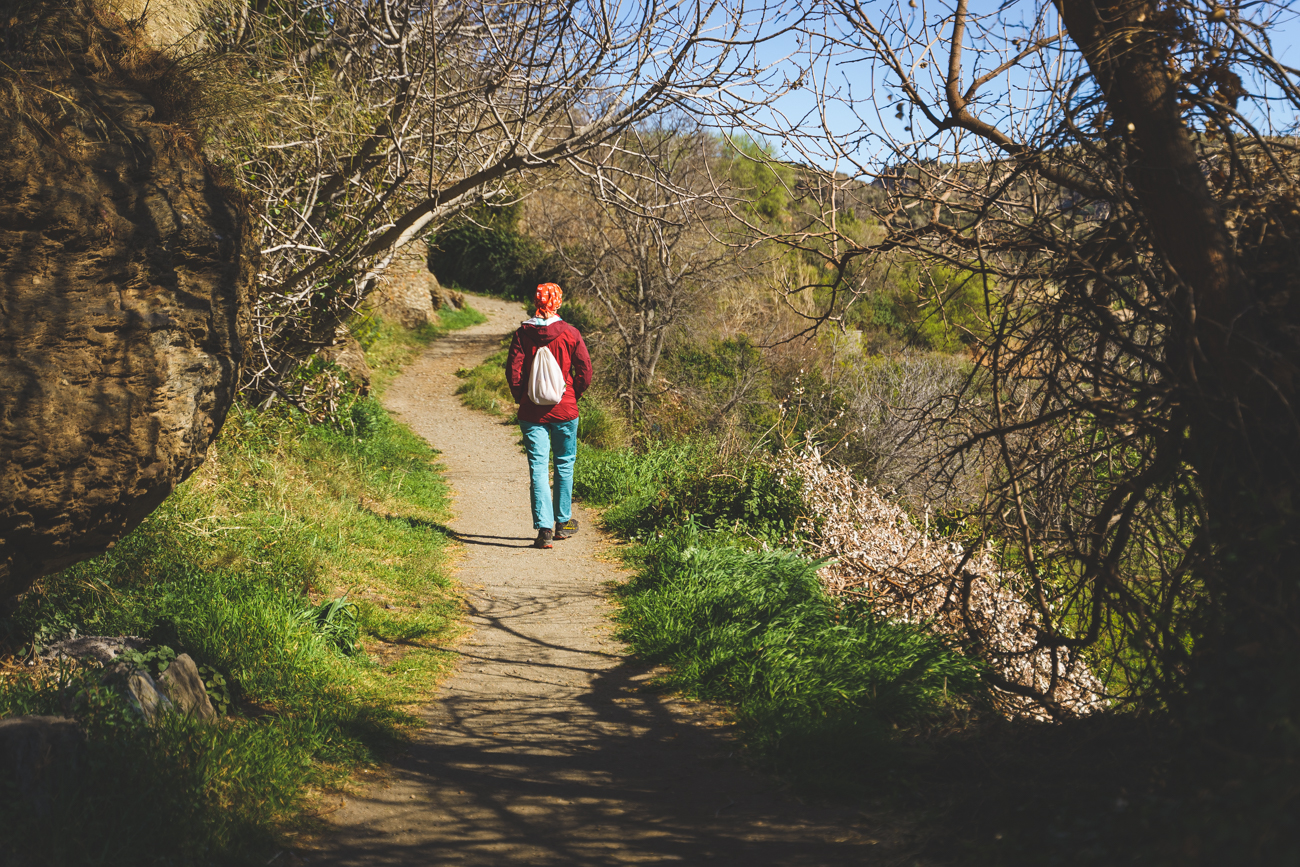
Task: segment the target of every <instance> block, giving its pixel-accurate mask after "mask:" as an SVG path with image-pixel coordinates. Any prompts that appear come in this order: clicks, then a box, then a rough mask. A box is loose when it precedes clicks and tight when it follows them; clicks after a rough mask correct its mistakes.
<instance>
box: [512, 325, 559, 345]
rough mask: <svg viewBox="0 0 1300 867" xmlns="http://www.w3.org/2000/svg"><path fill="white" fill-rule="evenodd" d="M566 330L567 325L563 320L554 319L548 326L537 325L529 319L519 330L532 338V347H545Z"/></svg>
mask: <svg viewBox="0 0 1300 867" xmlns="http://www.w3.org/2000/svg"><path fill="white" fill-rule="evenodd" d="M568 328H569V325H568V323H566V322H565V321H564V320H563V319H556V320H555V321H553V322H551V323H550V324H548V325H538V324H537V321H536V320H535V319H530V320H528V321H527V322H525V323H524V324H523V327H522V328H521V329H520V330H521V331H523V332H524V333H525V334H528V335H530V336H531V337H532V340H531V341H530V342H531V343H533V344H534V345H536V346H545V345H546V344H548V343H550V342H551V341H553V340H555V338H557V337H559V336H560V335H561V334H563V333H564V332H565V331H566V330H567V329H568Z"/></svg>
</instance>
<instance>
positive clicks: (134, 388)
mask: <svg viewBox="0 0 1300 867" xmlns="http://www.w3.org/2000/svg"><path fill="white" fill-rule="evenodd" d="M12 26H13V24H12V22H11V27H12ZM13 41H19V42H21V40H11V43H10V44H12V42H13ZM69 41H70V42H75V40H73V39H70V40H69ZM4 59H6V61H9V60H13V62H12V63H10V66H11V67H12V68H15V69H21V70H22V72H21V75H22V79H21V80H19V81H18V82H17V86H16V87H14V88H13V89H12V92H13V93H14V94H22V93H24V92H26V93H29V94H30V93H38V94H39V93H48V94H55V95H57V99H47V100H46V102H45V104H44V105H45V108H41V107H40V105H39V104H36V103H27V104H24V103H22V101H21V100H20V99H18V98H14V99H12V100H11V101H10V104H8V105H3V104H0V109H2V111H0V202H3V206H2V207H0V598H2V597H7V596H10V595H13V594H16V593H19V592H22V591H23V590H25V589H26V588H27V587H28V586H29V585H30V584H31V582H32V581H33V580H34V579H35V578H37V577H39V576H40V575H43V574H48V573H50V572H54V571H57V570H59V569H62V568H64V567H66V566H67V565H69V564H71V563H74V562H76V561H78V560H81V559H84V558H87V557H90V556H94V555H95V554H98V553H100V552H101V551H103V550H105V549H106V548H108V547H111V545H112V544H113V542H114V541H115V540H116V539H118V538H120V537H121V536H122V535H123V534H124V533H126V532H128V531H129V530H130V529H132V528H133V527H134V526H135V525H136V524H138V523H139V522H140V521H141V520H143V518H144V517H145V516H146V515H148V514H149V512H150V511H152V510H153V509H154V508H155V507H156V506H157V505H158V504H159V503H160V502H162V500H163V499H164V498H165V497H166V496H167V495H168V494H169V493H170V492H171V491H172V490H173V488H174V487H175V486H176V485H177V484H178V483H179V482H180V481H182V480H183V479H185V478H186V477H187V476H188V475H189V474H190V473H192V472H193V471H194V470H195V469H196V468H197V467H198V466H199V465H200V464H201V463H202V461H203V457H204V454H205V451H206V449H207V447H208V444H209V443H210V442H211V440H212V439H213V437H214V436H215V435H216V433H217V431H218V430H219V429H220V426H221V423H222V421H223V419H224V417H225V414H226V410H227V409H228V408H229V406H230V404H231V402H232V400H233V399H234V396H235V388H236V383H237V379H238V374H239V366H240V363H241V360H242V358H243V355H244V343H245V341H246V340H247V332H248V320H247V316H248V303H247V301H248V293H249V291H250V288H251V286H252V282H253V278H254V275H255V271H256V256H257V253H256V247H255V244H254V242H253V238H252V234H251V221H250V220H249V218H248V217H247V215H246V210H247V209H246V206H244V205H242V204H240V203H239V196H238V195H235V194H232V192H231V190H230V189H229V187H228V186H227V185H225V184H223V183H222V182H221V181H220V179H219V178H217V177H216V176H215V175H214V174H213V172H212V171H211V169H210V168H209V167H208V166H207V165H206V164H205V162H204V160H203V159H202V158H201V157H200V156H199V155H198V154H197V152H196V150H195V148H194V146H193V145H192V144H191V143H190V140H189V139H188V138H187V137H186V136H185V135H184V133H183V131H182V130H178V128H177V127H175V126H172V125H169V124H168V123H166V122H165V120H166V119H165V118H159V117H157V116H155V106H154V104H152V103H151V102H150V100H149V99H147V98H145V97H144V96H143V95H142V94H141V93H140V92H138V91H137V90H135V89H133V88H131V87H129V86H125V85H123V84H121V83H111V79H112V76H100V77H99V78H100V79H101V80H99V81H96V80H95V78H96V76H94V75H92V74H91V73H92V72H93V71H88V70H87V69H85V68H80V67H78V66H77V65H76V64H75V63H73V64H72V65H70V66H69V65H68V64H67V63H66V62H58V61H50V62H49V63H46V64H42V63H41V62H40V59H39V58H34V57H33V56H23V57H19V58H4ZM20 63H21V64H22V65H21V66H20V65H19V64H20ZM103 79H109V81H107V82H106V81H104V80H103ZM6 96H8V94H6ZM4 101H6V100H5V99H4V98H0V103H3V102H4Z"/></svg>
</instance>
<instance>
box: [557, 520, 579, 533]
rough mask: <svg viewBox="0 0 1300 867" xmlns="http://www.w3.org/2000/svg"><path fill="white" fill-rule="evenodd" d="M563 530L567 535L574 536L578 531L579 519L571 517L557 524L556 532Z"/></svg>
mask: <svg viewBox="0 0 1300 867" xmlns="http://www.w3.org/2000/svg"><path fill="white" fill-rule="evenodd" d="M561 530H563V531H564V532H565V534H566V535H569V536H572V535H573V534H574V533H576V532H578V519H577V518H570V519H569V520H567V521H565V522H564V523H563V524H556V525H555V532H557V533H558V532H560V531H561Z"/></svg>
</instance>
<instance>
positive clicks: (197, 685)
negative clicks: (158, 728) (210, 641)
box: [158, 653, 217, 720]
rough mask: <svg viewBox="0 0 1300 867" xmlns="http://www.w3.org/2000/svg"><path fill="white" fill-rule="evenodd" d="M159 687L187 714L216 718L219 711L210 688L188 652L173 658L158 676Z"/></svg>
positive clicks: (204, 718) (205, 718) (201, 717)
mask: <svg viewBox="0 0 1300 867" xmlns="http://www.w3.org/2000/svg"><path fill="white" fill-rule="evenodd" d="M158 687H159V688H160V689H161V690H162V692H163V694H164V695H166V696H167V698H169V699H171V703H172V704H173V705H174V706H175V707H176V708H177V709H179V710H180V712H181V713H183V714H185V715H186V716H192V717H197V718H198V719H203V720H210V719H216V717H217V712H216V710H215V709H214V708H213V707H212V700H211V699H209V698H208V690H207V688H206V687H204V686H203V678H201V677H199V669H198V666H196V665H195V664H194V660H193V659H191V658H190V655H189V654H188V653H182V654H181V655H180V656H178V657H176V658H175V659H173V660H172V664H171V665H169V666H167V670H166V671H164V672H163V673H162V675H161V676H160V677H159V678H158Z"/></svg>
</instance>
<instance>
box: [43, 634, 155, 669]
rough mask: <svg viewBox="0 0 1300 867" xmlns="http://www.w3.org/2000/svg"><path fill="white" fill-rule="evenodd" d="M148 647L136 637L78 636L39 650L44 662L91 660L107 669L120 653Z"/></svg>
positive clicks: (146, 643)
mask: <svg viewBox="0 0 1300 867" xmlns="http://www.w3.org/2000/svg"><path fill="white" fill-rule="evenodd" d="M148 646H149V642H148V641H146V640H145V639H143V638H141V637H140V636H138V635H80V636H77V637H75V638H64V639H62V640H60V641H52V642H50V643H49V644H47V645H45V646H44V647H43V648H41V652H40V658H41V659H42V660H44V661H46V662H54V661H57V660H60V659H93V660H95V661H97V662H98V663H99V664H100V665H103V666H105V667H107V666H109V665H111V664H112V663H113V660H115V659H117V658H118V656H120V655H121V654H122V651H124V650H144V649H145V648H146V647H148Z"/></svg>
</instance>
